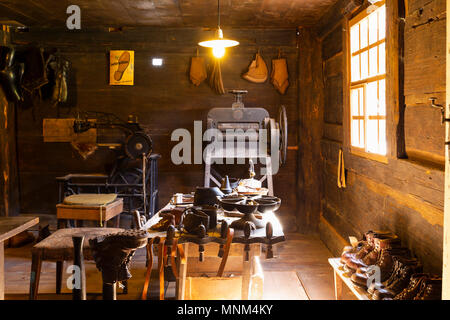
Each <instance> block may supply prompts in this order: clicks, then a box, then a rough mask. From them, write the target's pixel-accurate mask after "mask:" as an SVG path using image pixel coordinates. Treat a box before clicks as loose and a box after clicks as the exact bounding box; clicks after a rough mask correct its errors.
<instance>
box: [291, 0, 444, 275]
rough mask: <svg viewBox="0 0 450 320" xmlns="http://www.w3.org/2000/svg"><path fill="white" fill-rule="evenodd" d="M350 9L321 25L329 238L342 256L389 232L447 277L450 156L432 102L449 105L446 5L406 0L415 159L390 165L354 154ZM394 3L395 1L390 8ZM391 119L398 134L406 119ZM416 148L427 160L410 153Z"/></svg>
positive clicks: (408, 132) (324, 226)
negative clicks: (345, 248) (348, 119)
mask: <svg viewBox="0 0 450 320" xmlns="http://www.w3.org/2000/svg"><path fill="white" fill-rule="evenodd" d="M346 3H347V1H346V0H341V1H338V2H337V3H336V5H335V6H334V7H333V8H332V9H331V10H330V11H329V12H328V13H327V14H325V16H324V17H323V18H322V21H321V23H320V24H319V25H318V26H317V33H318V35H319V38H320V39H321V47H322V58H323V66H324V68H323V77H324V105H323V109H324V117H323V135H322V139H321V156H322V159H323V166H324V173H323V194H322V213H321V218H320V222H319V230H320V235H321V238H322V240H323V241H324V242H325V243H326V245H327V246H328V247H329V248H330V250H331V251H333V253H334V254H339V253H340V250H341V249H342V245H343V244H344V243H345V240H346V239H347V238H348V236H350V235H356V236H358V237H361V236H362V233H363V232H365V231H367V230H370V229H389V230H391V231H393V232H395V233H397V234H398V235H399V236H400V237H401V239H402V242H403V245H404V246H406V247H408V248H410V249H411V250H412V252H413V253H414V254H415V255H416V256H417V257H418V258H419V259H420V260H421V261H422V262H423V264H424V267H425V270H427V271H430V272H441V270H442V241H443V233H442V232H443V230H442V229H443V206H444V171H443V168H442V165H441V163H440V158H439V157H441V156H442V155H443V153H444V131H443V130H444V127H443V126H441V124H440V117H439V115H438V114H437V113H438V112H439V111H437V110H434V109H432V108H431V107H430V106H429V101H428V98H429V97H430V96H434V95H435V96H436V97H438V101H437V103H440V104H444V101H445V100H444V96H445V71H444V70H445V68H444V66H445V1H444V0H433V1H428V0H415V1H407V2H406V3H407V7H406V9H407V10H406V24H405V30H404V34H400V35H399V38H400V39H401V38H402V36H403V38H404V48H405V53H404V86H403V87H401V88H400V91H401V89H403V91H404V93H405V103H406V111H405V119H404V121H405V122H404V127H405V132H404V141H405V142H406V151H407V154H408V156H409V157H410V158H409V159H398V158H397V157H396V152H395V151H396V150H391V152H390V155H389V158H388V163H387V164H384V163H381V162H377V161H373V160H369V159H366V158H362V157H359V156H356V155H353V154H351V153H349V152H348V145H347V144H346V143H344V141H346V139H345V138H344V137H345V129H344V126H343V115H344V114H345V109H344V108H345V103H344V101H345V99H344V96H343V88H344V81H345V73H344V67H345V63H344V55H343V50H344V49H343V34H344V32H345V24H344V20H343V18H342V15H339V14H338V13H339V12H341V9H342V8H344V7H345V4H346ZM394 3H396V1H391V0H387V5H388V6H390V5H391V6H392V5H393V4H394ZM430 19H431V20H430ZM422 23H423V24H422ZM301 54H302V52H300V55H301ZM317 72H320V71H317ZM400 101H401V99H400ZM391 107H392V108H393V107H394V106H393V105H392V106H391ZM388 108H389V106H388ZM400 108H401V106H400ZM396 118H397V119H396ZM388 120H389V121H390V122H391V123H389V125H390V126H391V128H393V129H390V130H389V131H388V133H389V132H391V134H394V133H395V132H396V130H395V129H396V128H394V127H396V124H397V122H396V121H398V115H395V114H394V115H393V117H391V118H390V119H388ZM388 139H389V141H393V139H392V137H388ZM400 144H401V143H398V147H401V146H400ZM391 145H393V146H394V147H395V146H396V144H395V143H391ZM339 148H343V149H344V158H345V166H346V170H347V188H345V189H339V188H338V187H337V183H336V179H337V164H338V151H339ZM411 150H414V151H417V152H416V153H415V154H419V155H420V157H419V158H416V157H415V156H414V155H410V153H408V151H411ZM413 154H414V152H413Z"/></svg>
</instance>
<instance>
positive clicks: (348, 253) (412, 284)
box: [341, 231, 442, 300]
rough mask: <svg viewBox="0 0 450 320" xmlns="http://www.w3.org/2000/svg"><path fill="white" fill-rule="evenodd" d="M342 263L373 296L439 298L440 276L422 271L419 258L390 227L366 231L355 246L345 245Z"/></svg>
mask: <svg viewBox="0 0 450 320" xmlns="http://www.w3.org/2000/svg"><path fill="white" fill-rule="evenodd" d="M341 263H342V264H343V267H344V269H345V270H347V272H348V274H347V275H348V276H350V279H351V280H352V282H353V283H354V284H355V285H357V286H359V287H362V288H365V289H366V290H367V292H368V294H369V297H370V298H371V299H373V300H439V299H441V288H442V279H441V278H440V277H439V276H436V275H431V274H427V273H423V267H422V264H421V263H420V261H418V260H417V259H416V258H414V257H413V256H412V254H411V252H410V250H409V249H407V248H404V247H402V246H401V241H400V239H399V238H398V236H397V235H395V234H393V233H391V232H389V231H368V232H366V233H365V234H364V236H363V239H362V240H361V241H359V242H358V243H357V244H356V245H355V246H351V247H350V246H349V247H345V248H344V250H343V252H342V255H341ZM377 272H378V274H376V273H377ZM373 280H375V281H373Z"/></svg>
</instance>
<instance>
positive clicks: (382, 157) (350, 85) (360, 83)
mask: <svg viewBox="0 0 450 320" xmlns="http://www.w3.org/2000/svg"><path fill="white" fill-rule="evenodd" d="M374 5H375V6H377V7H381V6H383V5H385V6H386V17H385V19H386V24H385V37H384V39H383V40H378V39H377V41H375V42H374V43H372V44H369V43H367V46H366V47H364V48H363V49H358V50H356V51H355V52H351V45H350V43H351V27H352V26H354V25H356V24H358V23H359V22H360V21H361V20H363V19H364V18H366V17H368V16H369V15H370V13H367V8H364V9H363V10H362V11H361V12H359V13H358V14H356V15H355V16H354V17H352V18H349V19H347V20H346V25H347V27H346V28H345V30H346V31H345V37H344V39H345V45H344V50H345V56H346V65H347V68H346V70H345V76H346V86H345V92H344V97H345V98H346V103H345V106H346V113H347V116H346V118H347V121H348V124H347V134H348V135H347V136H348V146H349V150H350V152H351V153H352V154H355V155H357V156H361V157H364V158H368V159H372V160H376V161H379V162H383V163H388V154H389V151H390V150H389V138H388V132H389V130H388V119H389V115H388V114H389V111H388V86H387V83H388V80H387V79H388V59H387V56H388V34H389V33H388V25H389V24H388V21H387V19H388V13H387V5H386V1H385V0H383V1H379V2H377V3H375V4H374ZM383 43H384V44H385V72H384V73H383V74H381V75H380V74H376V75H375V76H371V77H367V78H365V79H363V80H357V81H353V82H352V80H351V74H352V72H351V58H352V56H353V55H355V54H360V53H361V52H364V51H365V52H368V53H369V50H370V49H371V48H374V47H378V46H379V45H381V44H383ZM377 60H379V54H378V55H377ZM367 68H368V71H369V65H368V67H367ZM360 72H361V68H360ZM382 79H384V80H385V92H384V94H385V99H384V100H385V108H386V111H385V115H384V116H382V119H384V120H385V137H386V154H378V153H373V152H370V151H368V150H367V123H368V121H367V120H368V118H369V117H373V116H368V115H367V114H366V110H365V108H366V103H364V147H363V148H361V147H358V146H353V145H352V120H353V116H352V106H351V90H352V89H356V88H357V87H363V88H364V89H363V91H364V92H365V91H366V88H365V87H366V86H365V84H367V83H370V82H372V81H379V80H382ZM364 99H365V93H364ZM375 117H377V118H379V117H380V116H375ZM378 126H379V122H378Z"/></svg>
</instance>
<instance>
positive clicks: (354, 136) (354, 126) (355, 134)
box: [352, 120, 360, 147]
mask: <svg viewBox="0 0 450 320" xmlns="http://www.w3.org/2000/svg"><path fill="white" fill-rule="evenodd" d="M358 122H359V121H358V120H352V146H355V147H359V146H360V144H359V134H358V133H359V127H358Z"/></svg>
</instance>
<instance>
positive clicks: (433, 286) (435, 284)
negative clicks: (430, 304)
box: [414, 276, 442, 300]
mask: <svg viewBox="0 0 450 320" xmlns="http://www.w3.org/2000/svg"><path fill="white" fill-rule="evenodd" d="M441 294H442V278H440V277H435V276H434V277H430V278H425V279H424V280H423V281H422V284H421V288H420V291H419V293H418V294H417V296H415V297H414V300H441V299H442V296H441Z"/></svg>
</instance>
